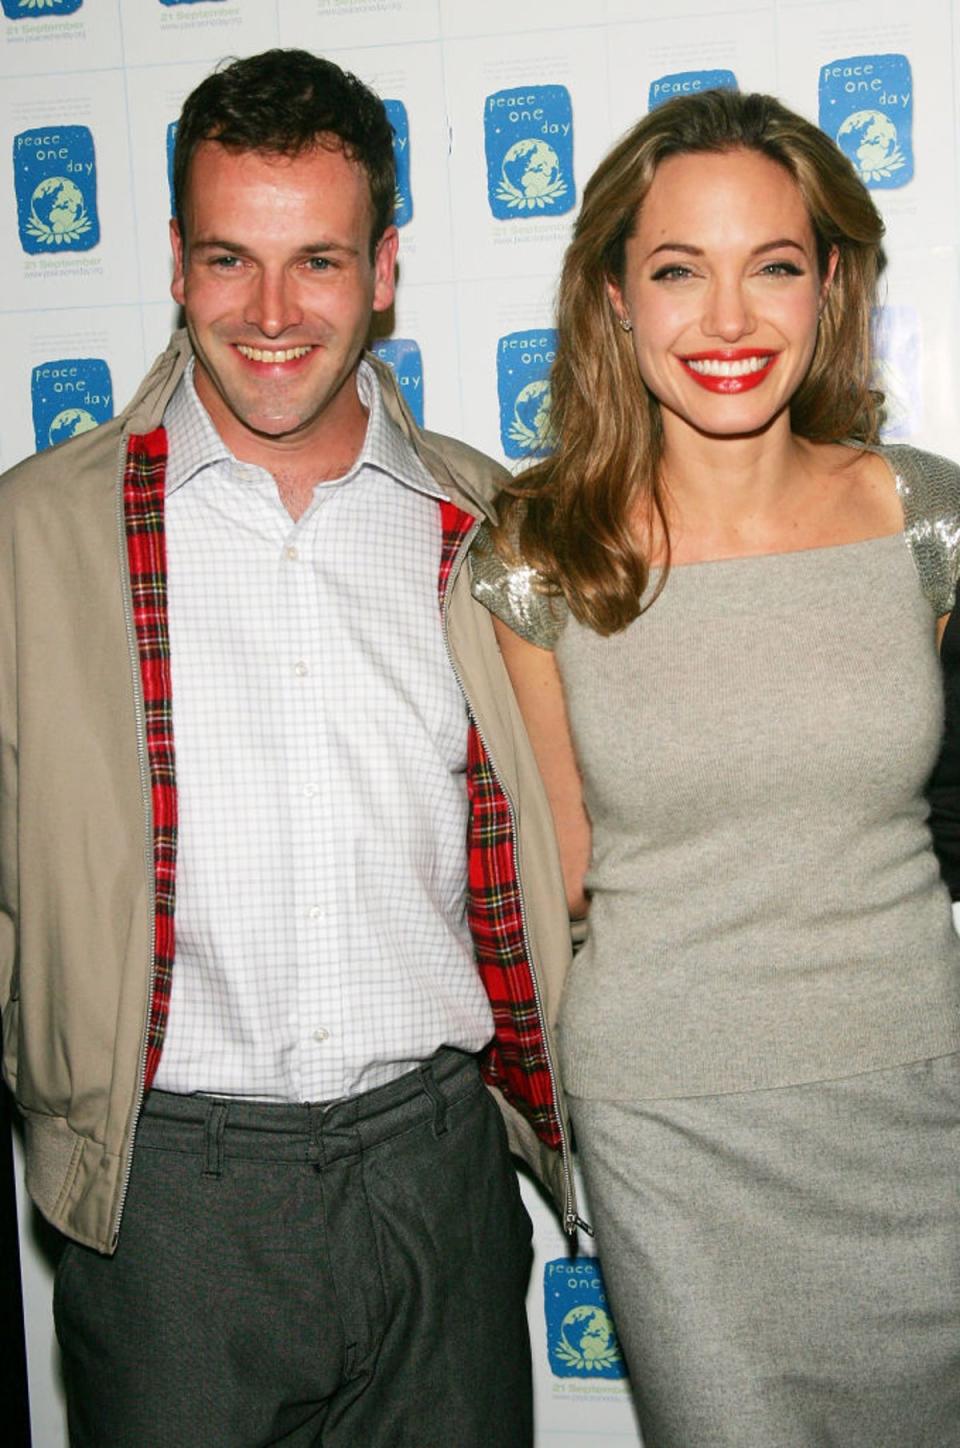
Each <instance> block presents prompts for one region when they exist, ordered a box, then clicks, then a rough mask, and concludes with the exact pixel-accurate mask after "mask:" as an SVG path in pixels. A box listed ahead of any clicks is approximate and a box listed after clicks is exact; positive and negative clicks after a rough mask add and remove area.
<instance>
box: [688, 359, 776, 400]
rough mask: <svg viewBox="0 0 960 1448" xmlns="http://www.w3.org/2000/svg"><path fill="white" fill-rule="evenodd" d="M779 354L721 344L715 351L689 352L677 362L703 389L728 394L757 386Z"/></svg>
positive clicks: (746, 390)
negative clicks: (722, 346)
mask: <svg viewBox="0 0 960 1448" xmlns="http://www.w3.org/2000/svg"><path fill="white" fill-rule="evenodd" d="M779 355H780V354H779V353H778V352H767V351H764V350H763V348H760V347H724V348H722V349H721V350H719V351H711V352H690V353H688V355H687V356H685V357H678V358H677V361H678V362H679V363H680V365H681V367H682V368H683V370H684V372H686V374H687V376H688V377H692V378H693V380H694V382H697V383H699V385H700V386H701V387H702V388H704V389H705V391H707V392H720V393H724V394H726V395H727V396H730V395H733V394H739V393H741V392H749V391H750V390H751V389H752V388H754V387H759V386H760V383H761V382H763V381H764V379H765V378H767V377H769V375H770V372H771V370H772V369H773V366H774V364H775V363H776V360H777V358H778V356H779ZM691 363H693V364H694V365H693V366H691ZM698 364H699V365H698Z"/></svg>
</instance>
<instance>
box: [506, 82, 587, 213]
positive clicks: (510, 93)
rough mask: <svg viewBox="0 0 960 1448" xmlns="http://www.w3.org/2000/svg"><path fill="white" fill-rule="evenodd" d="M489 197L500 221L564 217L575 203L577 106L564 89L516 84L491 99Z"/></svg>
mask: <svg viewBox="0 0 960 1448" xmlns="http://www.w3.org/2000/svg"><path fill="white" fill-rule="evenodd" d="M483 133H484V147H485V151H486V158H487V199H488V201H489V203H490V210H491V212H492V213H493V215H494V216H495V217H497V219H498V220H500V221H510V220H518V219H520V220H527V219H529V218H531V217H534V216H548V215H553V216H560V215H562V214H563V213H564V212H565V211H569V210H570V209H571V207H572V206H573V205H574V203H575V202H576V199H577V193H576V187H575V185H574V180H573V107H572V105H571V103H570V92H569V91H568V90H567V88H566V86H565V85H530V86H518V87H514V88H513V89H511V90H502V91H496V92H495V93H494V94H493V95H489V96H487V98H486V100H485V101H484V112H483Z"/></svg>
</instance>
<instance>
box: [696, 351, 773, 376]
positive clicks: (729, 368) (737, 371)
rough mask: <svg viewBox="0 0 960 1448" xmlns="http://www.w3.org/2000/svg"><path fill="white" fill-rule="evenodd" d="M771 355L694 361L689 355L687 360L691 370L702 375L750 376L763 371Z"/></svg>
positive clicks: (708, 358) (707, 358) (709, 358)
mask: <svg viewBox="0 0 960 1448" xmlns="http://www.w3.org/2000/svg"><path fill="white" fill-rule="evenodd" d="M771 356H772V354H771V353H767V354H766V355H765V356H763V357H738V358H737V360H736V361H735V362H724V361H721V360H720V359H719V358H714V357H705V358H702V359H701V360H699V361H694V359H693V358H692V357H687V358H685V362H686V365H687V366H688V367H689V368H690V371H691V372H698V373H699V374H700V376H701V377H748V376H749V375H750V373H751V372H762V371H763V369H764V367H766V366H767V365H768V364H769V362H770V357H771Z"/></svg>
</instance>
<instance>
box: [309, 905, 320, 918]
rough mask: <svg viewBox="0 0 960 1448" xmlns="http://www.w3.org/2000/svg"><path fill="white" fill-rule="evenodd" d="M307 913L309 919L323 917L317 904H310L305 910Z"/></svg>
mask: <svg viewBox="0 0 960 1448" xmlns="http://www.w3.org/2000/svg"><path fill="white" fill-rule="evenodd" d="M307 915H308V916H309V917H310V919H311V920H322V919H323V911H322V910H321V908H320V906H319V905H311V906H310V909H309V910H308V911H307Z"/></svg>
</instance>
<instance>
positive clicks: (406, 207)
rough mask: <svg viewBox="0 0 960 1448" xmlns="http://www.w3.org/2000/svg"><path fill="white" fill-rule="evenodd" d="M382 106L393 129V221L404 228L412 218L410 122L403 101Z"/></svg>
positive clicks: (386, 102)
mask: <svg viewBox="0 0 960 1448" xmlns="http://www.w3.org/2000/svg"><path fill="white" fill-rule="evenodd" d="M383 104H384V106H385V108H386V112H387V120H388V121H389V122H390V124H391V126H392V127H393V162H394V165H395V166H396V168H397V190H396V195H395V196H394V201H393V219H394V222H395V223H396V225H397V226H406V224H407V222H408V221H409V220H410V218H411V217H412V216H413V193H412V192H411V190H410V121H409V118H408V116H407V108H406V106H405V105H404V104H403V101H384V103H383Z"/></svg>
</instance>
